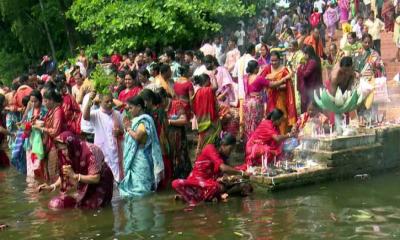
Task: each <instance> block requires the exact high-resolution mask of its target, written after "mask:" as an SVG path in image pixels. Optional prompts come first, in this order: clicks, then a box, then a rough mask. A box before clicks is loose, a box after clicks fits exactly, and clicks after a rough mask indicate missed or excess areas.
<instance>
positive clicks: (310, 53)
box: [303, 45, 321, 66]
mask: <svg viewBox="0 0 400 240" xmlns="http://www.w3.org/2000/svg"><path fill="white" fill-rule="evenodd" d="M303 52H304V53H305V54H307V55H308V56H309V58H310V59H314V60H315V61H316V62H317V63H318V66H321V59H320V58H319V57H318V56H317V54H316V53H315V50H314V48H313V47H312V46H310V45H305V46H304V48H303Z"/></svg>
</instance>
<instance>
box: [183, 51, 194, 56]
mask: <svg viewBox="0 0 400 240" xmlns="http://www.w3.org/2000/svg"><path fill="white" fill-rule="evenodd" d="M185 55H188V56H189V57H191V58H193V57H194V55H193V51H190V50H187V51H185Z"/></svg>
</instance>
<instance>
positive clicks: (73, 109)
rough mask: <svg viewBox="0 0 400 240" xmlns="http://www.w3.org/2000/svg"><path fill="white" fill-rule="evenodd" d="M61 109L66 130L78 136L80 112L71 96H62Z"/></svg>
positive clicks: (79, 131)
mask: <svg viewBox="0 0 400 240" xmlns="http://www.w3.org/2000/svg"><path fill="white" fill-rule="evenodd" d="M62 108H63V110H64V116H65V120H66V121H67V129H68V130H69V131H71V132H73V133H74V134H77V135H79V134H80V133H81V119H82V112H81V108H80V107H79V105H78V103H77V102H76V101H75V99H74V98H73V97H72V96H71V95H69V94H64V95H63V104H62Z"/></svg>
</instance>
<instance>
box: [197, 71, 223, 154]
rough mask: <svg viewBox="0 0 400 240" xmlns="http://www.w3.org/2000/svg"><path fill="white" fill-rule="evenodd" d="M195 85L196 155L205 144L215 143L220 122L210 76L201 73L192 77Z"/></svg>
mask: <svg viewBox="0 0 400 240" xmlns="http://www.w3.org/2000/svg"><path fill="white" fill-rule="evenodd" d="M194 81H195V84H196V85H199V86H200V88H199V89H198V90H197V91H196V93H195V94H194V96H193V101H192V107H193V112H194V114H195V116H196V119H197V123H198V134H199V139H198V141H197V149H196V155H198V154H199V153H200V151H201V150H202V149H203V147H204V146H205V145H207V144H213V143H215V140H217V139H218V136H219V133H220V132H221V122H220V119H219V116H218V106H217V98H216V96H215V91H214V89H215V88H213V87H212V86H211V81H210V77H209V76H208V75H207V74H205V73H203V74H201V75H199V76H195V77H194Z"/></svg>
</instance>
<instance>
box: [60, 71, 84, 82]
mask: <svg viewBox="0 0 400 240" xmlns="http://www.w3.org/2000/svg"><path fill="white" fill-rule="evenodd" d="M74 74H76V73H74ZM79 74H80V72H79ZM81 76H82V75H81ZM66 81H67V80H66V77H65V74H63V73H60V74H57V75H56V77H55V78H54V82H55V83H58V82H62V83H65V82H66Z"/></svg>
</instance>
